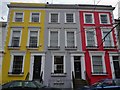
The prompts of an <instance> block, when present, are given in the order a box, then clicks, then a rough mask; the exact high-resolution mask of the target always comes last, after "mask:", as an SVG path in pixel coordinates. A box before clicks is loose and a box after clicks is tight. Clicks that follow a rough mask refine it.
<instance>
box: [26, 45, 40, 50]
mask: <svg viewBox="0 0 120 90" xmlns="http://www.w3.org/2000/svg"><path fill="white" fill-rule="evenodd" d="M26 48H27V49H30V50H32V49H38V46H37V47H30V46H26Z"/></svg>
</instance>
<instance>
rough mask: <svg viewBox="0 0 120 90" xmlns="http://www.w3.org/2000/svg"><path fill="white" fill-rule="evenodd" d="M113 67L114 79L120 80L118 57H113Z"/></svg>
mask: <svg viewBox="0 0 120 90" xmlns="http://www.w3.org/2000/svg"><path fill="white" fill-rule="evenodd" d="M113 65H114V72H115V78H120V62H119V58H118V56H113Z"/></svg>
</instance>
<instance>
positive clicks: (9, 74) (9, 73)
mask: <svg viewBox="0 0 120 90" xmlns="http://www.w3.org/2000/svg"><path fill="white" fill-rule="evenodd" d="M8 76H20V77H22V76H24V72H22V73H20V74H13V73H12V72H8Z"/></svg>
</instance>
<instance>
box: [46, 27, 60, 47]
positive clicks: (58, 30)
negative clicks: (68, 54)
mask: <svg viewBox="0 0 120 90" xmlns="http://www.w3.org/2000/svg"><path fill="white" fill-rule="evenodd" d="M51 31H57V32H58V47H59V46H60V29H49V35H48V47H50V37H51V35H50V32H51Z"/></svg>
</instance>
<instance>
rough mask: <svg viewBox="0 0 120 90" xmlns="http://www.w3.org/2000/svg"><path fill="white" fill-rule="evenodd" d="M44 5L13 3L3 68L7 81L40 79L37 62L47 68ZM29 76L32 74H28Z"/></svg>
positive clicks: (10, 6) (10, 9)
mask: <svg viewBox="0 0 120 90" xmlns="http://www.w3.org/2000/svg"><path fill="white" fill-rule="evenodd" d="M42 6H44V4H28V3H24V4H23V3H11V4H9V5H8V7H9V15H8V16H9V17H8V26H7V37H6V43H5V55H4V59H3V67H2V71H3V72H2V74H3V75H2V81H3V83H5V82H8V81H11V80H25V79H26V78H30V79H34V78H37V77H36V75H37V74H39V75H40V73H36V72H35V69H36V68H37V67H33V66H37V65H36V64H40V65H41V67H42V68H41V71H42V70H43V68H44V65H43V64H44V58H45V54H44V52H43V49H44V16H45V11H44V10H40V9H37V8H38V7H42ZM27 76H29V77H27Z"/></svg>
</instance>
